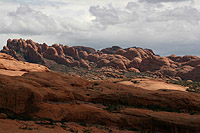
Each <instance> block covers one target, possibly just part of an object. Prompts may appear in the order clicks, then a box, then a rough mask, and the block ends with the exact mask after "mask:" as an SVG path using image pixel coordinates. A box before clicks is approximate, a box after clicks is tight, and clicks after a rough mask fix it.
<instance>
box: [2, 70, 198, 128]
mask: <svg viewBox="0 0 200 133" xmlns="http://www.w3.org/2000/svg"><path fill="white" fill-rule="evenodd" d="M0 109H1V110H0V111H1V112H0V113H5V114H7V116H8V118H18V119H28V118H29V119H30V118H34V119H36V118H37V119H44V118H46V119H47V118H48V119H49V120H52V121H58V122H75V123H80V122H81V123H84V125H85V124H86V123H87V124H97V125H104V126H106V127H114V128H116V129H117V128H121V129H122V128H123V129H126V130H134V131H136V130H139V131H153V132H200V127H199V125H200V94H197V93H192V92H184V91H175V90H166V89H164V90H145V89H142V88H137V87H134V86H129V85H123V84H119V83H113V82H107V81H95V82H94V81H93V82H91V81H88V80H85V79H81V78H78V77H75V76H73V77H72V76H67V75H64V74H59V73H54V72H29V73H26V74H24V75H22V76H16V77H15V76H5V75H0ZM2 121H4V120H0V122H2ZM8 122H9V121H8ZM10 122H11V121H10ZM11 123H13V121H12V122H11ZM14 123H15V121H14ZM5 124H6V122H5V123H4V125H5ZM16 124H17V123H16ZM24 128H26V127H24ZM37 128H40V127H37ZM57 128H58V131H61V129H62V128H60V127H57ZM0 129H3V127H1V124H0ZM45 130H46V129H45ZM49 131H50V129H49ZM51 131H53V129H52V130H51Z"/></svg>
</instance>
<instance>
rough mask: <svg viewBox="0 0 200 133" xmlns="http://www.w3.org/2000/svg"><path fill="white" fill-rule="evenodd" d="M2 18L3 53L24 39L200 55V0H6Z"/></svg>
mask: <svg viewBox="0 0 200 133" xmlns="http://www.w3.org/2000/svg"><path fill="white" fill-rule="evenodd" d="M0 18H1V20H0V48H2V46H3V45H5V44H6V40H7V39H8V38H11V39H13V38H24V39H32V40H34V41H36V42H39V43H43V42H46V43H47V44H49V45H51V44H54V43H61V44H64V45H65V44H67V45H69V46H73V45H84V46H90V47H93V48H96V49H101V48H104V47H108V46H113V45H118V46H121V47H124V48H125V47H132V46H138V47H142V48H151V49H153V50H154V51H155V53H156V54H160V55H164V56H167V55H170V54H177V55H186V54H187V55H198V56H200V0H0Z"/></svg>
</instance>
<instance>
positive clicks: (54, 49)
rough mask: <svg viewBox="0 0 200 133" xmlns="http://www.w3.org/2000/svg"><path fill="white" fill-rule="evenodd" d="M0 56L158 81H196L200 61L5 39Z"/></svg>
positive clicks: (147, 52) (199, 75)
mask: <svg viewBox="0 0 200 133" xmlns="http://www.w3.org/2000/svg"><path fill="white" fill-rule="evenodd" d="M1 52H3V53H6V54H9V55H11V56H13V57H14V58H15V59H17V60H20V61H28V62H31V63H39V64H43V65H45V66H47V67H48V68H50V69H51V68H52V67H53V66H55V65H52V62H54V63H57V64H62V65H65V66H69V67H82V68H86V69H88V70H94V69H98V68H103V67H111V68H112V69H113V70H119V71H125V72H147V73H151V74H154V75H157V76H159V77H163V76H164V77H170V78H176V79H183V80H193V81H200V58H199V57H197V56H183V57H182V56H176V55H171V56H169V57H160V56H157V55H155V54H154V52H153V51H152V50H150V49H142V48H137V47H131V48H127V49H122V48H120V47H118V46H113V47H111V48H105V49H102V50H101V51H99V50H97V51H96V50H95V49H93V48H89V47H83V46H75V47H69V46H67V45H65V46H63V45H61V44H54V45H52V46H48V45H47V44H45V43H43V44H39V43H36V42H34V41H32V40H23V39H13V40H11V39H9V40H8V41H7V46H5V47H4V48H3V50H1Z"/></svg>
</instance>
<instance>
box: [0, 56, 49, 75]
mask: <svg viewBox="0 0 200 133" xmlns="http://www.w3.org/2000/svg"><path fill="white" fill-rule="evenodd" d="M32 71H41V72H47V71H50V70H49V69H48V68H47V67H45V66H43V65H39V64H33V63H28V62H23V61H17V60H16V59H14V58H13V57H12V56H10V55H7V54H4V53H0V74H4V75H10V76H21V75H22V74H24V73H27V72H32Z"/></svg>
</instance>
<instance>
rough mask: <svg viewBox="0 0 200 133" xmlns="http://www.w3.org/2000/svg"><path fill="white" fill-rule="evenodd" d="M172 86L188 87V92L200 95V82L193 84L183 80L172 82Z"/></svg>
mask: <svg viewBox="0 0 200 133" xmlns="http://www.w3.org/2000/svg"><path fill="white" fill-rule="evenodd" d="M169 82H170V83H172V84H177V85H182V86H185V87H188V88H187V89H186V91H188V92H195V93H200V82H192V81H182V80H178V81H176V80H170V81H169Z"/></svg>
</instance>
